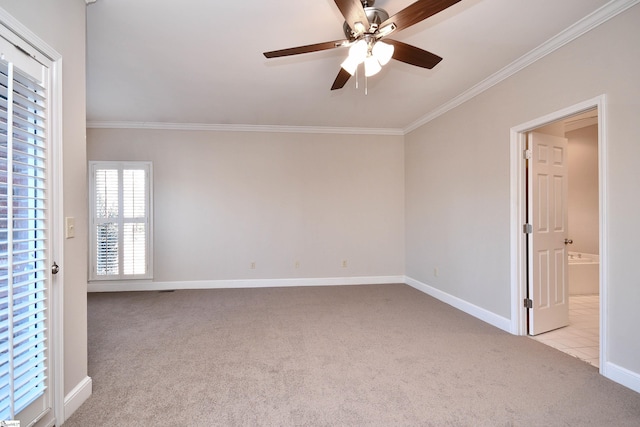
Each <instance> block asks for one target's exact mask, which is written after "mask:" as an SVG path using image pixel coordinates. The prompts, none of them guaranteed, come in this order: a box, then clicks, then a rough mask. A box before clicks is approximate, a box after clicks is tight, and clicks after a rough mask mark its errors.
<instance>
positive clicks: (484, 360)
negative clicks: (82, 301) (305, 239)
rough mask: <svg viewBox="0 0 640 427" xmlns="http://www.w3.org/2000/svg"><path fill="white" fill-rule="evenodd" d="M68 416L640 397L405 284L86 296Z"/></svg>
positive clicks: (490, 407)
mask: <svg viewBox="0 0 640 427" xmlns="http://www.w3.org/2000/svg"><path fill="white" fill-rule="evenodd" d="M88 298H89V306H88V312H89V375H90V376H91V377H92V378H93V395H92V397H91V398H89V400H87V402H85V404H84V405H83V406H82V407H81V408H80V409H79V410H78V411H77V412H76V413H75V414H74V415H73V416H72V417H71V418H70V419H69V420H68V421H67V422H66V423H65V424H64V426H65V427H75V426H82V427H87V426H119V427H123V426H245V425H250V426H254V425H255V426H418V425H420V426H511V425H517V426H638V425H640V394H638V393H635V392H634V391H632V390H629V389H627V388H625V387H623V386H621V385H618V384H615V383H614V382H612V381H610V380H608V379H606V378H604V377H602V376H600V375H599V374H598V371H597V369H596V368H595V367H593V366H591V365H589V364H587V363H585V362H582V361H580V360H578V359H575V358H573V357H571V356H569V355H566V354H564V353H562V352H560V351H558V350H555V349H553V348H550V347H547V346H545V345H544V344H541V343H539V342H537V341H534V340H532V339H529V338H527V337H516V336H513V335H510V334H508V333H505V332H503V331H500V330H498V329H496V328H494V327H492V326H490V325H488V324H486V323H483V322H481V321H479V320H477V319H475V318H473V317H471V316H468V315H466V314H464V313H462V312H460V311H458V310H456V309H454V308H452V307H450V306H448V305H446V304H444V303H441V302H439V301H437V300H435V299H433V298H431V297H429V296H427V295H425V294H423V293H421V292H419V291H417V290H415V289H413V288H411V287H409V286H406V285H400V284H398V285H371V286H345V287H308V288H269V289H224V290H192V291H186V290H181V291H175V292H168V293H162V292H133V293H106V294H90V295H89V297H88Z"/></svg>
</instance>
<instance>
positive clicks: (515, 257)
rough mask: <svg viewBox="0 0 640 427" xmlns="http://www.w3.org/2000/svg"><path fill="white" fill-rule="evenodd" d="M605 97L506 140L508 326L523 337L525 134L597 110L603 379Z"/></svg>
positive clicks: (526, 126)
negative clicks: (508, 226) (508, 251)
mask: <svg viewBox="0 0 640 427" xmlns="http://www.w3.org/2000/svg"><path fill="white" fill-rule="evenodd" d="M605 107H606V95H600V96H597V97H595V98H592V99H589V100H586V101H583V102H580V103H578V104H575V105H572V106H570V107H567V108H563V109H561V110H558V111H555V112H553V113H550V114H547V115H545V116H542V117H539V118H537V119H533V120H531V121H528V122H526V123H522V124H520V125H517V126H514V127H512V128H511V138H510V146H509V147H510V211H511V212H510V247H511V251H510V254H511V260H510V265H511V326H510V332H511V333H512V334H515V335H527V309H526V308H525V307H524V299H525V297H526V295H527V294H526V290H527V263H528V262H529V260H528V258H527V253H526V244H527V238H526V234H524V232H523V224H524V223H525V218H526V198H527V188H526V181H525V174H526V166H525V159H524V150H525V148H526V144H527V133H528V132H530V131H532V130H534V129H537V128H539V127H541V126H544V125H547V124H549V123H552V122H555V121H558V120H561V119H564V118H566V117H569V116H573V115H575V114H578V113H581V112H584V111H587V110H591V109H593V108H597V110H598V187H599V188H598V193H599V225H600V230H599V238H600V239H599V240H600V242H599V245H600V373H601V374H603V375H604V373H605V367H606V363H607V362H608V351H607V349H608V339H607V338H608V330H607V325H608V313H607V307H608V304H607V301H608V292H607V290H608V280H607V277H608V274H607V273H608V266H609V257H608V253H609V252H608V227H607V216H608V215H607V205H608V204H607V200H608V198H607V188H608V178H607V177H608V173H607V139H606V136H607V132H606V122H607V121H606V111H605Z"/></svg>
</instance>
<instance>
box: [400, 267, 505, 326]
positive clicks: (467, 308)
mask: <svg viewBox="0 0 640 427" xmlns="http://www.w3.org/2000/svg"><path fill="white" fill-rule="evenodd" d="M404 283H406V284H407V285H409V286H411V287H413V288H416V289H417V290H419V291H421V292H424V293H425V294H427V295H431V296H432V297H434V298H436V299H439V300H440V301H442V302H444V303H447V304H449V305H450V306H453V307H455V308H457V309H458V310H460V311H464V312H465V313H467V314H470V315H472V316H473V317H476V318H478V319H480V320H482V321H483V322H487V323H488V324H490V325H493V326H495V327H496V328H499V329H502V330H503V331H506V332H509V333H511V320H510V319H507V318H505V317H502V316H498V315H497V314H495V313H492V312H490V311H489V310H485V309H484V308H482V307H478V306H477V305H473V304H471V303H470V302H467V301H465V300H462V299H460V298H458V297H455V296H453V295H450V294H448V293H446V292H443V291H441V290H440V289H436V288H434V287H432V286H429V285H427V284H425V283H422V282H420V281H418V280H415V279H412V278H411V277H406V276H405V278H404Z"/></svg>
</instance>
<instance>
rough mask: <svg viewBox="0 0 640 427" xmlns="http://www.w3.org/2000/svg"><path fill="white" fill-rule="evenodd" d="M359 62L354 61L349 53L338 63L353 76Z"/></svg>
mask: <svg viewBox="0 0 640 427" xmlns="http://www.w3.org/2000/svg"><path fill="white" fill-rule="evenodd" d="M359 64H360V63H359V62H357V61H355V60H354V59H353V58H352V57H351V55H349V56H347V59H345V60H344V61H343V62H342V64H340V66H341V67H342V68H344V70H345V71H346V72H347V73H349V74H351V75H352V76H353V75H354V74H355V72H356V69H357V68H358V65H359Z"/></svg>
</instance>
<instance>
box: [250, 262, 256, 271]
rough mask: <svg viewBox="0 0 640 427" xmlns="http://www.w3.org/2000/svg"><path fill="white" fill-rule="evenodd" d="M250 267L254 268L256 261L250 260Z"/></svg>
mask: <svg viewBox="0 0 640 427" xmlns="http://www.w3.org/2000/svg"><path fill="white" fill-rule="evenodd" d="M251 269H252V270H255V269H256V262H255V261H251Z"/></svg>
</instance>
